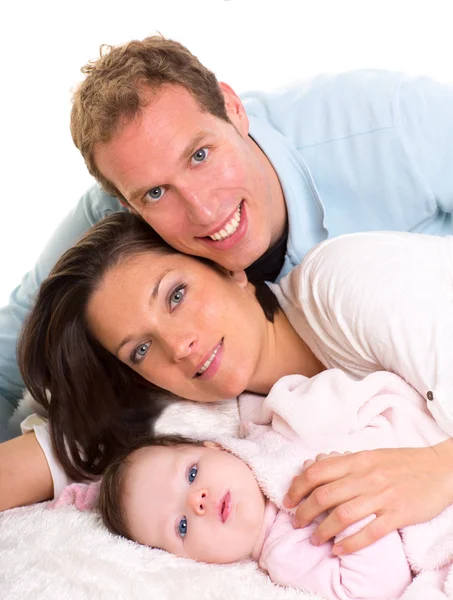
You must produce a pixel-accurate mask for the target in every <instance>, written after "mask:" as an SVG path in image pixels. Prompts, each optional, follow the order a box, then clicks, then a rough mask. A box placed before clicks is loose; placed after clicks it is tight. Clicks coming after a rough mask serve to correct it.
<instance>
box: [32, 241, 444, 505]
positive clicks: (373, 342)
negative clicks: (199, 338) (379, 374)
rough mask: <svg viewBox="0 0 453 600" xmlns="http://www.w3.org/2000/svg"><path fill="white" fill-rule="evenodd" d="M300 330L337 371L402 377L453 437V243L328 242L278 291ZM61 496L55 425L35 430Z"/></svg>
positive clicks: (274, 286)
mask: <svg viewBox="0 0 453 600" xmlns="http://www.w3.org/2000/svg"><path fill="white" fill-rule="evenodd" d="M270 286H271V288H272V290H273V291H274V293H275V294H276V295H277V298H278V300H279V302H280V305H281V307H282V308H283V310H284V311H285V313H286V314H287V316H288V318H289V320H290V321H291V323H292V325H293V327H294V328H295V329H296V331H297V332H298V333H299V335H300V336H301V337H302V338H303V339H304V341H305V342H306V343H307V344H308V345H309V347H310V348H311V349H312V351H313V352H314V354H315V355H316V356H317V357H318V358H319V360H321V362H323V363H324V364H325V365H326V366H327V367H329V368H340V369H343V370H345V371H346V372H348V373H349V374H350V375H352V376H354V377H356V378H361V377H364V376H365V375H367V374H368V373H371V372H374V371H381V370H386V371H392V372H394V373H396V374H397V375H399V376H400V377H403V378H404V379H405V380H406V381H407V382H408V383H410V384H411V385H412V386H413V387H414V388H415V389H416V390H417V391H418V392H419V393H420V394H421V395H422V396H424V397H425V398H426V399H427V405H428V408H429V409H430V411H431V413H432V415H433V417H434V418H435V420H436V421H437V423H438V424H439V425H440V426H441V427H442V429H443V430H444V431H445V432H446V433H447V434H448V435H453V237H452V236H450V237H446V238H440V237H434V236H428V235H422V234H414V233H393V232H391V233H388V232H383V233H380V232H378V233H358V234H350V235H345V236H341V237H339V238H334V239H331V240H327V241H326V242H323V243H321V244H320V245H318V246H316V247H315V248H314V249H313V250H311V252H309V254H308V255H307V256H306V258H305V259H304V260H303V262H302V263H301V264H300V265H299V266H297V267H295V268H294V269H293V270H292V271H291V273H289V274H288V275H287V276H286V277H284V278H283V279H282V280H281V282H280V284H278V285H277V284H270ZM32 428H33V429H34V430H35V432H36V433H37V438H38V441H39V443H40V445H41V447H42V449H43V451H44V454H45V455H46V457H47V460H48V462H49V466H50V470H51V473H52V477H53V481H54V494H55V496H58V493H59V492H60V491H61V490H62V487H64V485H66V484H67V483H68V480H67V478H66V477H65V475H64V473H63V472H62V470H61V467H60V466H59V464H58V462H57V461H56V460H55V458H54V457H53V455H52V450H51V445H50V440H49V436H48V433H47V431H46V428H47V426H46V425H43V424H41V425H37V424H33V425H32Z"/></svg>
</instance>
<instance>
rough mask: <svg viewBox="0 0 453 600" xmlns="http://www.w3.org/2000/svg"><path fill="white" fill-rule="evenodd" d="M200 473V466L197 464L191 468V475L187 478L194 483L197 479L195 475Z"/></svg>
mask: <svg viewBox="0 0 453 600" xmlns="http://www.w3.org/2000/svg"><path fill="white" fill-rule="evenodd" d="M197 473H198V467H196V466H195V465H194V466H193V467H191V469H190V470H189V475H188V477H187V479H188V480H189V483H193V481H194V480H195V477H196V476H197Z"/></svg>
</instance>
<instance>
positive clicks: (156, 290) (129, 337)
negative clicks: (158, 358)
mask: <svg viewBox="0 0 453 600" xmlns="http://www.w3.org/2000/svg"><path fill="white" fill-rule="evenodd" d="M173 270H174V269H173V268H172V267H169V268H168V269H165V271H164V272H163V273H162V274H161V275H160V277H159V279H158V280H157V281H156V283H155V284H154V286H153V289H152V291H151V296H150V298H149V301H150V302H151V301H154V300H155V299H156V298H157V296H158V294H159V286H160V284H161V283H162V280H163V279H164V277H165V276H166V275H168V274H169V273H170V272H171V271H173ZM134 337H137V336H136V335H127V336H126V337H125V338H124V339H123V340H122V341H121V342H120V343H119V344H118V346H117V348H116V350H115V356H118V354H119V351H120V350H121V348H122V347H123V346H125V345H126V344H128V343H129V342H130V341H131V340H132V339H133V338H134Z"/></svg>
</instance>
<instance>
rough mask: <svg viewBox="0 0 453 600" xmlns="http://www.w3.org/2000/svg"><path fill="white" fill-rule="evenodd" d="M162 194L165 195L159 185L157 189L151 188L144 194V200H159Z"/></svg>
mask: <svg viewBox="0 0 453 600" xmlns="http://www.w3.org/2000/svg"><path fill="white" fill-rule="evenodd" d="M164 194H165V190H164V188H163V187H162V186H161V185H159V186H158V187H153V188H151V189H150V190H148V191H147V192H146V198H147V199H148V200H153V201H156V200H160V199H161V198H162V196H163V195H164Z"/></svg>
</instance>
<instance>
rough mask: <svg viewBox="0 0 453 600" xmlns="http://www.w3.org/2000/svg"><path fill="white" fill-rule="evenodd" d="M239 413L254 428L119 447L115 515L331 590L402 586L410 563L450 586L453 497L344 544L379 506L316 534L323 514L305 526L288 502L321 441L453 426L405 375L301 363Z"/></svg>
mask: <svg viewBox="0 0 453 600" xmlns="http://www.w3.org/2000/svg"><path fill="white" fill-rule="evenodd" d="M240 413H241V420H242V423H243V431H242V434H243V435H244V436H245V437H244V438H243V439H236V438H221V439H218V440H216V441H204V442H195V441H193V440H188V439H184V438H180V437H160V438H155V439H144V440H141V441H138V442H137V443H136V445H135V446H134V447H131V448H130V449H128V450H127V451H125V452H124V453H123V454H122V455H121V456H119V457H118V458H117V460H116V461H115V462H114V463H113V464H112V465H110V467H109V468H108V469H107V471H106V473H105V475H104V477H103V480H102V484H101V493H100V509H101V514H102V516H103V519H104V522H105V524H106V525H107V527H108V528H109V529H110V530H111V531H112V532H114V533H117V534H120V535H123V536H125V537H127V538H130V539H132V540H136V541H137V542H139V543H141V544H145V545H147V546H151V547H154V548H160V549H163V550H166V551H168V552H171V553H173V554H175V555H177V556H182V557H187V558H192V559H195V560H198V561H203V562H208V563H231V562H234V561H239V560H242V559H245V558H252V559H254V560H256V561H257V562H258V564H259V566H260V567H261V568H262V569H263V570H264V571H266V572H267V573H268V574H269V576H270V578H271V579H272V580H273V581H274V582H275V583H278V584H280V585H291V586H295V587H299V588H301V589H306V590H309V591H311V592H314V593H318V594H320V595H321V596H324V597H325V598H327V599H329V600H330V599H338V598H340V599H343V598H360V599H362V600H366V599H371V598H375V599H377V598H379V599H380V600H383V599H386V598H399V597H400V596H401V594H402V593H403V592H404V590H405V588H406V587H407V586H408V585H409V584H410V582H411V580H412V572H411V571H413V572H414V573H416V574H419V575H418V579H420V578H423V577H424V576H425V575H428V579H427V580H428V582H429V585H431V586H432V585H435V586H436V587H438V588H439V589H441V588H443V586H444V583H445V582H448V580H449V579H451V577H453V575H452V574H451V573H449V569H450V566H451V557H452V556H453V535H452V533H453V532H452V528H453V525H452V524H453V507H449V508H447V509H446V510H445V511H444V512H443V513H441V514H440V515H439V516H438V517H436V518H435V519H433V520H432V521H430V522H428V523H422V524H419V525H415V526H412V527H407V528H405V529H403V530H402V532H401V534H400V532H397V531H394V532H392V533H391V534H389V535H387V536H386V537H384V538H382V539H381V540H379V541H377V542H376V543H374V544H372V545H371V546H369V547H367V548H364V549H363V550H361V551H359V552H356V553H353V554H349V555H340V556H336V555H334V554H333V553H332V547H333V545H334V544H335V543H338V542H339V541H340V540H341V539H343V538H344V537H346V536H349V535H352V534H353V533H355V532H356V531H359V530H360V529H362V528H363V527H364V525H365V524H367V523H368V522H369V521H370V520H371V519H373V518H375V517H374V516H371V517H368V518H367V519H363V520H362V521H360V522H358V523H356V524H354V525H352V526H350V527H348V528H347V529H346V530H345V531H344V532H342V534H340V535H339V536H336V538H335V539H334V540H331V541H329V542H328V543H326V544H323V545H321V546H315V545H313V544H312V543H311V541H310V537H311V535H312V533H313V532H314V530H315V529H316V526H317V521H314V522H313V523H312V524H310V525H309V526H307V527H305V528H301V529H295V528H294V527H293V524H292V514H291V511H288V510H287V509H285V508H284V506H283V498H284V495H285V493H286V490H287V489H288V487H289V483H290V481H291V479H292V477H294V475H296V474H297V473H299V472H300V470H301V469H302V468H303V463H304V461H305V460H306V459H313V458H315V457H316V455H317V454H318V453H320V452H330V451H333V450H336V451H339V452H345V451H352V452H354V451H358V450H366V449H373V448H385V447H410V446H430V445H434V444H436V443H439V442H441V441H443V440H445V439H446V438H447V435H446V434H445V433H444V432H443V431H442V430H441V429H440V428H439V427H438V425H437V424H436V423H435V421H434V420H433V419H432V417H431V415H430V414H429V413H428V411H427V408H426V405H425V402H424V400H423V398H421V397H420V396H419V394H418V393H417V392H415V390H414V389H413V388H411V387H410V386H409V385H407V384H406V383H405V382H404V381H403V380H401V379H399V378H398V377H396V376H395V375H393V374H390V373H384V372H382V373H373V374H371V375H369V376H367V377H365V378H364V379H363V380H360V381H355V380H353V379H351V378H350V377H349V376H348V375H346V374H345V373H343V372H341V371H338V370H335V369H330V370H328V371H325V372H323V373H321V374H320V375H317V376H316V377H313V378H311V379H307V378H305V377H302V376H300V375H292V376H289V377H285V378H283V379H281V380H280V381H279V382H277V383H276V384H275V385H274V387H273V388H272V390H271V392H270V394H269V395H268V397H267V398H266V399H264V400H263V399H262V398H259V397H257V396H250V397H247V395H243V396H242V397H241V399H240ZM411 568H412V569H411ZM433 574H434V575H433ZM433 577H434V579H435V583H434V584H433V581H434V579H433ZM422 583H423V581H422ZM430 589H431V588H430ZM426 597H428V596H426Z"/></svg>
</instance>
